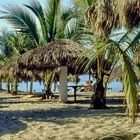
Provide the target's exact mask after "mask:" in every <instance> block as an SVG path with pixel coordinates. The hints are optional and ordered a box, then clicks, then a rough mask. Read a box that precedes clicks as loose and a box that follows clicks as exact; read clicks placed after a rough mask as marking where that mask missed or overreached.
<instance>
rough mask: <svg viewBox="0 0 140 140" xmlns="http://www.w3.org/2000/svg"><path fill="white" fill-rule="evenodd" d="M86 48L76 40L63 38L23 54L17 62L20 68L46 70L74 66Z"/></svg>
mask: <svg viewBox="0 0 140 140" xmlns="http://www.w3.org/2000/svg"><path fill="white" fill-rule="evenodd" d="M86 50H87V49H86V48H85V47H83V46H82V45H80V44H78V43H76V42H74V41H71V40H68V39H61V40H56V41H53V42H51V43H48V44H47V45H46V46H45V47H44V48H36V49H33V50H31V51H29V52H27V53H25V54H23V55H22V56H21V57H19V58H18V60H17V62H18V64H19V67H20V68H27V69H30V70H35V69H37V70H41V71H46V69H54V68H56V67H59V66H61V65H65V66H68V67H72V66H73V62H74V61H75V60H76V59H77V57H78V56H80V55H81V54H82V53H84V52H85V51H86ZM74 67H76V66H74Z"/></svg>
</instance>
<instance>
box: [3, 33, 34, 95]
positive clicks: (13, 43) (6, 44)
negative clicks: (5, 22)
mask: <svg viewBox="0 0 140 140" xmlns="http://www.w3.org/2000/svg"><path fill="white" fill-rule="evenodd" d="M1 43H2V44H3V48H2V49H3V51H2V52H3V54H4V56H3V58H4V59H2V60H1V61H2V62H3V66H4V65H7V64H8V63H11V62H12V61H14V60H15V58H17V57H18V56H19V55H21V54H23V53H24V52H26V51H28V50H30V49H32V48H34V43H33V42H32V41H30V39H29V37H28V36H25V35H24V34H22V33H18V32H17V33H16V32H15V33H14V32H4V31H3V32H2V36H1ZM10 82H14V92H15V93H17V82H18V79H16V77H15V79H14V81H9V80H8V81H7V88H8V93H10V86H9V84H10ZM11 84H12V83H11Z"/></svg>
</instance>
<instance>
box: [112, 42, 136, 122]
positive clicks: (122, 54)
mask: <svg viewBox="0 0 140 140" xmlns="http://www.w3.org/2000/svg"><path fill="white" fill-rule="evenodd" d="M115 45H116V47H115ZM114 51H115V52H116V55H117V56H118V58H119V59H120V60H121V63H122V79H123V86H124V92H125V98H126V102H127V107H128V110H129V116H131V117H132V122H133V123H134V121H135V117H136V115H137V112H138V92H137V85H138V79H137V77H136V74H135V71H134V69H133V67H134V63H133V61H132V60H131V58H130V56H129V55H128V53H127V52H126V51H123V50H122V49H121V48H120V46H119V45H118V44H117V43H114Z"/></svg>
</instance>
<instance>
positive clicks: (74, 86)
mask: <svg viewBox="0 0 140 140" xmlns="http://www.w3.org/2000/svg"><path fill="white" fill-rule="evenodd" d="M68 87H72V88H73V89H74V102H75V103H76V91H77V88H78V87H83V85H73V86H68Z"/></svg>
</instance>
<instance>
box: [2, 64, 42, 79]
mask: <svg viewBox="0 0 140 140" xmlns="http://www.w3.org/2000/svg"><path fill="white" fill-rule="evenodd" d="M43 77H44V76H43V73H42V72H40V71H37V70H33V71H27V70H26V69H23V70H22V69H19V67H18V64H17V63H16V62H12V63H10V64H7V65H6V66H4V67H3V68H1V69H0V79H1V80H3V81H7V80H10V81H13V80H15V79H17V80H19V81H22V80H24V81H26V80H41V79H43Z"/></svg>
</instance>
